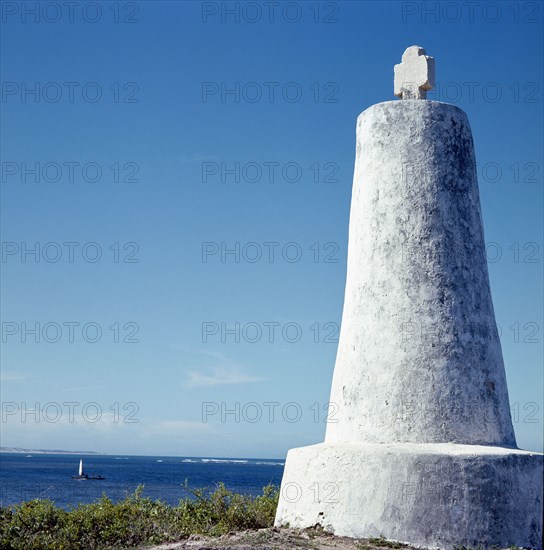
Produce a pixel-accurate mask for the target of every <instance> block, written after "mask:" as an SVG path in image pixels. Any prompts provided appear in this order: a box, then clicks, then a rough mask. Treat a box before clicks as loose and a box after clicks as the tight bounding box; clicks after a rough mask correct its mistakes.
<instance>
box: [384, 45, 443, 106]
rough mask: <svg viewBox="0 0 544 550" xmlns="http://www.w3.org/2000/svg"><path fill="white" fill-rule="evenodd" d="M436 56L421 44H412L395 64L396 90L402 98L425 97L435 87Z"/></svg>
mask: <svg viewBox="0 0 544 550" xmlns="http://www.w3.org/2000/svg"><path fill="white" fill-rule="evenodd" d="M434 72H435V71H434V58H433V57H430V56H428V55H425V50H424V49H423V48H422V47H421V46H410V47H409V48H406V50H405V52H404V53H403V54H402V61H401V63H400V64H398V65H395V82H394V92H395V95H396V96H397V97H401V98H402V99H425V98H426V97H427V91H428V90H432V89H433V88H434Z"/></svg>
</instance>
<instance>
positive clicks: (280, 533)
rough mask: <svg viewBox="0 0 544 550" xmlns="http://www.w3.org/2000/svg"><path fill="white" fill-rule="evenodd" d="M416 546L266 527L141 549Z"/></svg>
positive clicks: (381, 549)
mask: <svg viewBox="0 0 544 550" xmlns="http://www.w3.org/2000/svg"><path fill="white" fill-rule="evenodd" d="M387 548H393V549H395V548H402V549H403V550H412V549H413V548H414V547H411V546H407V545H404V544H400V543H397V542H390V541H386V540H384V539H365V540H363V539H350V538H347V537H336V536H334V535H331V534H330V533H327V532H325V531H323V530H322V529H316V528H312V529H304V530H300V529H284V528H281V529H280V528H278V527H270V528H267V529H258V530H249V531H238V532H236V533H229V534H228V535H223V536H221V537H204V536H200V535H192V536H191V537H189V538H188V539H187V540H184V541H181V542H176V543H168V544H161V545H160V546H153V547H142V549H141V550H144V549H145V550H189V549H191V550H291V549H308V550H385V549H387Z"/></svg>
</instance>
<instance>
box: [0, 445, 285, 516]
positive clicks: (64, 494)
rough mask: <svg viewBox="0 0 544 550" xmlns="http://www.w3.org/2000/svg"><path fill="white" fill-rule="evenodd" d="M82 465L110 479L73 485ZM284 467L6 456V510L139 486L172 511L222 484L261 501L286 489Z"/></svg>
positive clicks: (0, 476)
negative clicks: (271, 487)
mask: <svg viewBox="0 0 544 550" xmlns="http://www.w3.org/2000/svg"><path fill="white" fill-rule="evenodd" d="M80 459H82V460H83V471H84V473H87V474H89V475H95V476H103V477H104V479H103V480H91V479H86V480H78V479H73V477H72V476H76V475H77V474H78V467H79V460H80ZM284 464H285V461H284V460H282V459H269V458H238V457H236V458H230V457H208V456H204V457H194V456H165V455H122V454H107V455H106V454H94V453H91V454H89V453H87V454H86V453H84V452H81V453H78V452H72V451H68V452H54V453H52V452H50V453H47V452H43V451H30V452H28V453H27V452H26V451H17V452H11V451H10V452H6V451H1V452H0V506H10V505H15V504H19V503H21V502H26V501H29V500H33V499H38V498H39V499H50V500H52V501H53V502H54V503H55V504H56V505H57V506H59V507H61V508H69V507H71V506H77V505H78V504H86V503H90V502H93V501H95V500H97V499H98V498H100V497H101V496H102V495H103V494H105V495H106V496H108V497H109V498H110V499H111V500H113V501H118V500H121V499H123V498H124V497H125V496H126V495H128V494H131V493H133V492H134V491H135V489H136V488H137V487H138V486H139V485H144V493H143V494H144V496H146V497H149V498H152V499H154V500H155V499H160V500H163V501H164V502H166V503H168V504H170V505H175V504H177V503H178V501H179V500H180V499H181V498H185V497H190V496H191V495H192V490H194V489H200V488H208V489H213V488H214V487H215V486H216V485H217V484H218V483H221V482H222V483H224V484H225V486H226V487H227V488H228V489H230V490H232V491H235V492H238V493H243V494H250V495H257V494H259V493H261V491H262V488H263V487H264V486H266V485H268V484H270V483H272V484H275V485H279V484H280V482H281V478H282V475H283V468H284Z"/></svg>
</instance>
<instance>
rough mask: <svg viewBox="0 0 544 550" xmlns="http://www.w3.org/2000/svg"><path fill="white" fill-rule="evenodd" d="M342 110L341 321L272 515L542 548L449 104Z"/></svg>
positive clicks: (462, 142)
mask: <svg viewBox="0 0 544 550" xmlns="http://www.w3.org/2000/svg"><path fill="white" fill-rule="evenodd" d="M433 84H434V60H433V59H432V58H430V57H428V56H426V55H425V50H423V49H422V48H420V47H418V46H412V47H410V48H408V49H407V50H406V52H405V53H404V55H403V57H402V63H401V64H400V66H399V65H397V66H395V94H396V95H399V96H400V97H402V101H386V102H384V103H379V104H377V105H373V106H372V107H370V108H368V109H367V110H366V111H364V112H363V113H362V114H361V115H360V116H359V118H358V119H357V149H356V160H355V172H354V178H353V194H352V202H351V214H350V225H349V247H348V267H347V278H346V290H345V299H344V311H343V317H342V328H341V333H340V340H339V344H338V354H337V359H336V366H335V369H334V378H333V383H332V391H331V398H330V401H331V403H333V404H334V405H333V407H332V408H331V410H337V413H336V414H332V415H331V417H330V418H329V421H328V424H327V432H326V437H325V442H324V443H321V444H318V445H312V446H308V447H302V448H298V449H292V450H290V451H289V453H288V455H287V460H286V464H285V472H284V476H283V480H282V488H281V495H280V501H279V506H278V510H277V515H276V525H284V524H289V525H290V526H291V527H309V526H312V525H315V524H320V525H322V526H323V527H324V528H325V529H327V530H330V531H332V532H334V533H335V534H337V535H343V536H351V537H378V536H384V537H386V538H388V539H392V540H398V541H401V542H406V543H412V544H419V545H423V546H434V547H436V546H438V547H441V548H448V549H451V547H452V545H465V546H471V547H477V546H479V545H480V546H482V547H483V548H485V547H489V546H491V545H498V546H499V547H508V546H510V545H514V544H515V545H518V546H524V547H532V548H538V549H540V548H542V500H543V485H542V482H543V479H542V477H543V455H541V454H538V453H533V452H528V451H522V450H519V449H518V448H517V447H516V440H515V436H514V430H513V427H512V421H511V417H510V406H509V401H508V390H507V386H506V378H505V371H504V365H503V359H502V351H501V346H500V342H499V338H498V332H497V327H496V323H495V315H494V311H493V304H492V300H491V293H490V288H489V278H488V272H487V263H486V256H485V248H484V236H483V228H482V217H481V212H480V200H479V193H478V184H477V178H476V169H475V157H474V148H473V141H472V134H471V130H470V126H469V122H468V119H467V116H466V115H465V113H464V112H463V111H462V110H461V109H459V108H458V107H456V106H454V105H448V104H445V103H440V102H437V101H429V100H426V99H424V97H425V92H426V91H427V90H429V89H431V88H432V86H433Z"/></svg>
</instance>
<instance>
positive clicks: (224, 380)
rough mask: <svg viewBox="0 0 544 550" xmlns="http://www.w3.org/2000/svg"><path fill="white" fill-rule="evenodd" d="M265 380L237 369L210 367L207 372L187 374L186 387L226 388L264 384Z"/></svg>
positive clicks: (224, 366)
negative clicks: (237, 385) (234, 385)
mask: <svg viewBox="0 0 544 550" xmlns="http://www.w3.org/2000/svg"><path fill="white" fill-rule="evenodd" d="M263 380H264V378H262V377H260V376H252V375H250V374H247V373H244V372H242V371H241V370H240V369H238V368H237V367H230V366H226V365H223V366H219V367H210V368H208V369H206V372H204V373H203V372H198V371H191V372H189V373H187V379H186V380H185V384H184V385H185V386H186V387H188V388H196V387H203V386H224V385H232V384H248V383H252V382H262V381H263Z"/></svg>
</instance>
